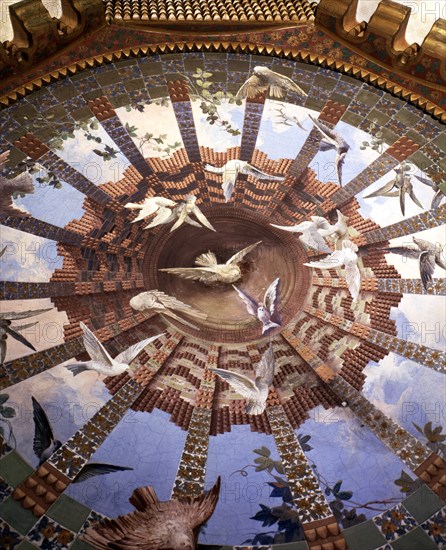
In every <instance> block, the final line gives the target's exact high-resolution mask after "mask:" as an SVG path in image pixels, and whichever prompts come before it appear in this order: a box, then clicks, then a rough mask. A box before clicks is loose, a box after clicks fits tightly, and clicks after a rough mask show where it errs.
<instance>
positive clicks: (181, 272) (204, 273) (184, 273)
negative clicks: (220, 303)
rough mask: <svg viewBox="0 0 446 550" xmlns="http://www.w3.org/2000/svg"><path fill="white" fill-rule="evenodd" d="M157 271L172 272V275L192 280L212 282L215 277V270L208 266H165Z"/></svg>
mask: <svg viewBox="0 0 446 550" xmlns="http://www.w3.org/2000/svg"><path fill="white" fill-rule="evenodd" d="M159 271H164V272H165V273H172V275H178V276H179V277H183V279H189V280H192V281H202V282H213V281H215V278H216V274H215V270H214V269H212V268H210V267H207V268H206V267H167V268H164V269H160V270H159Z"/></svg>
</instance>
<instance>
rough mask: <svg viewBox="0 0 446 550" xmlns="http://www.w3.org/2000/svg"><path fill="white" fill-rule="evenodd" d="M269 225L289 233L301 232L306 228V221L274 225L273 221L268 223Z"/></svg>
mask: <svg viewBox="0 0 446 550" xmlns="http://www.w3.org/2000/svg"><path fill="white" fill-rule="evenodd" d="M270 225H272V226H273V227H276V228H277V229H282V231H289V232H290V233H303V232H304V231H306V230H307V229H308V222H302V223H299V224H297V225H276V224H274V223H270Z"/></svg>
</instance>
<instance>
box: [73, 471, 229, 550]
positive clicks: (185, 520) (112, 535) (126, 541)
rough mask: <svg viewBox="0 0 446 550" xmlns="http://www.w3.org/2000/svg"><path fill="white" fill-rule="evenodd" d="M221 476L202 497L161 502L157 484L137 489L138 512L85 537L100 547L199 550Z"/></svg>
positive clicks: (108, 521) (104, 523) (91, 529)
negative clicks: (200, 540)
mask: <svg viewBox="0 0 446 550" xmlns="http://www.w3.org/2000/svg"><path fill="white" fill-rule="evenodd" d="M219 492H220V477H219V478H218V479H217V482H216V483H215V485H214V486H213V488H212V489H211V490H210V491H208V492H207V493H203V494H202V495H200V496H198V497H193V496H187V497H179V498H177V499H175V500H168V501H164V502H162V501H160V500H159V499H158V497H157V496H156V493H155V491H154V489H153V487H150V486H148V487H139V488H138V489H135V490H134V491H133V494H132V496H131V497H130V499H129V501H130V503H131V504H132V505H133V506H134V507H135V508H136V510H135V511H134V512H130V513H129V514H125V515H123V516H119V517H117V518H115V519H105V520H103V521H102V522H101V524H100V525H98V526H94V527H89V528H88V529H87V530H86V531H85V534H84V536H83V538H84V540H85V541H86V542H88V543H89V544H91V545H92V546H93V547H94V548H97V549H98V550H108V549H113V550H137V549H139V550H180V549H181V550H195V548H196V546H197V539H198V533H199V531H200V527H201V526H202V525H203V524H204V523H206V522H207V521H208V520H209V518H210V517H211V516H212V514H213V513H214V510H215V507H216V506H217V502H218V498H219Z"/></svg>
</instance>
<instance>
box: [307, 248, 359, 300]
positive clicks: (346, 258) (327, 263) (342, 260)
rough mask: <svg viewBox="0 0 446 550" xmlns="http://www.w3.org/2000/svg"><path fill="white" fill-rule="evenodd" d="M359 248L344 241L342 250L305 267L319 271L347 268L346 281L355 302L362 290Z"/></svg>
mask: <svg viewBox="0 0 446 550" xmlns="http://www.w3.org/2000/svg"><path fill="white" fill-rule="evenodd" d="M357 252H358V247H357V246H356V244H355V243H352V241H349V240H344V241H342V248H341V250H335V251H334V252H332V253H331V254H330V255H329V256H326V257H325V258H323V259H322V260H319V261H318V262H308V263H305V264H304V265H307V266H308V267H316V268H318V269H333V268H335V267H342V266H344V268H345V279H346V281H347V287H348V290H349V292H350V295H351V297H352V298H353V300H354V301H356V300H357V299H358V296H359V291H360V289H361V272H360V270H359V267H358V260H359V256H358V254H357Z"/></svg>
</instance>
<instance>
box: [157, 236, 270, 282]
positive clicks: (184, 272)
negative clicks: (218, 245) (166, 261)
mask: <svg viewBox="0 0 446 550" xmlns="http://www.w3.org/2000/svg"><path fill="white" fill-rule="evenodd" d="M261 242H262V241H258V242H256V243H254V244H251V245H249V246H247V247H246V248H244V249H243V250H240V251H239V252H237V253H236V254H234V255H233V256H231V257H230V258H229V260H228V261H227V262H226V263H224V264H219V263H218V262H217V257H216V256H215V254H214V253H213V252H211V251H209V252H207V253H206V254H201V255H200V256H198V258H196V259H195V264H196V265H197V266H199V267H168V268H164V269H160V271H165V272H166V273H172V275H178V276H180V277H183V279H192V280H194V281H200V282H202V283H206V284H212V283H235V282H236V281H238V280H239V279H240V278H241V276H242V272H241V270H240V264H241V262H242V261H243V259H244V258H245V256H246V255H247V254H249V253H250V252H252V251H253V250H254V248H256V246H258V245H259V244H260V243H261Z"/></svg>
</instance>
